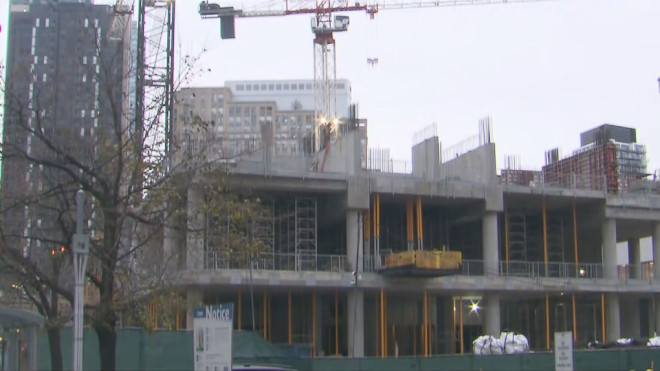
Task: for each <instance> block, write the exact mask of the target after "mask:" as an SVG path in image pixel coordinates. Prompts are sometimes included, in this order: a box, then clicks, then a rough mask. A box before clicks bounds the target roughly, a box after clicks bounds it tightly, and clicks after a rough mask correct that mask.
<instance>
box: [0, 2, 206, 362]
mask: <svg viewBox="0 0 660 371" xmlns="http://www.w3.org/2000/svg"><path fill="white" fill-rule="evenodd" d="M44 6H51V7H53V9H55V7H57V6H58V5H57V4H51V5H44ZM63 6H64V5H63ZM81 9H83V11H84V12H86V13H85V14H83V15H82V16H81V17H79V18H72V19H71V20H70V21H71V22H74V21H75V22H77V23H76V24H77V25H78V33H75V35H76V38H74V39H73V42H69V43H65V42H60V43H57V45H53V47H57V48H58V49H57V50H56V53H58V55H60V57H61V58H60V59H58V62H59V63H61V64H63V63H64V62H65V61H66V56H70V58H71V65H72V66H73V67H71V71H69V72H72V71H73V69H77V70H75V71H73V72H75V73H59V74H58V73H55V74H47V73H46V72H41V70H38V69H37V68H36V67H34V64H32V62H31V61H30V63H25V64H24V63H20V62H21V60H20V58H18V59H15V60H14V63H13V64H11V65H9V66H8V68H10V70H8V71H7V81H3V84H2V87H1V88H2V90H3V93H4V96H5V103H4V114H5V118H4V128H5V130H4V133H3V143H2V148H1V149H0V155H1V156H2V166H3V189H2V193H3V203H2V216H3V223H2V230H1V231H0V233H1V237H2V244H1V245H0V246H1V248H0V261H1V262H2V264H4V265H5V266H6V267H8V271H9V272H11V274H12V276H11V277H12V278H11V279H12V280H13V282H15V285H17V287H20V288H22V290H23V292H24V295H25V296H26V297H28V298H29V299H30V301H31V302H32V303H33V304H34V305H35V307H36V309H37V310H38V311H39V313H41V314H42V315H43V316H44V317H45V318H46V324H47V327H48V330H49V331H48V335H49V342H50V353H51V367H52V369H54V370H60V369H62V355H61V346H60V341H59V338H60V335H59V329H60V328H61V326H62V325H63V324H65V323H69V322H70V319H71V307H72V303H73V294H72V292H73V290H72V289H73V282H72V277H71V273H70V272H71V264H72V263H71V262H72V254H71V249H70V246H71V241H72V236H73V233H74V230H75V193H76V191H78V190H79V189H82V190H83V191H84V192H85V194H86V195H87V196H88V197H87V202H86V205H85V216H86V217H85V220H87V221H88V223H87V225H86V226H85V230H86V232H87V233H88V234H89V235H90V236H91V244H90V262H89V265H88V271H87V282H88V286H89V289H88V290H87V291H88V292H89V295H88V296H89V297H88V301H87V302H86V304H85V312H86V318H87V320H88V321H89V323H91V326H92V327H93V328H94V330H95V332H96V334H97V335H98V340H99V352H100V357H101V365H100V366H101V369H103V370H113V369H115V349H116V330H115V329H116V326H117V321H118V315H119V313H121V312H122V311H123V310H124V309H125V308H127V307H129V306H131V304H132V303H134V302H135V301H136V300H139V298H141V297H143V296H144V295H147V294H148V293H150V292H152V291H154V290H157V289H158V288H160V287H162V286H163V285H164V284H165V282H166V281H167V277H166V275H167V273H168V270H167V269H166V268H167V264H166V263H164V262H163V261H162V260H161V261H158V262H157V263H154V262H155V260H154V259H153V258H154V257H160V258H164V256H163V254H160V255H159V254H153V251H158V250H159V249H162V235H163V234H162V231H163V228H164V226H165V225H166V223H167V222H168V220H169V219H170V218H172V217H173V216H175V215H176V213H177V210H182V209H183V210H185V202H186V199H185V197H182V196H181V195H182V193H181V192H180V189H185V184H184V183H185V181H186V180H187V179H191V178H192V176H189V175H187V174H193V173H195V172H196V171H197V170H198V166H197V165H196V164H197V163H198V161H197V160H198V159H194V158H191V157H190V156H179V159H180V161H178V162H177V164H173V163H172V162H171V161H169V160H170V158H171V156H172V153H173V152H175V151H176V150H177V149H176V148H168V150H169V151H167V152H166V151H165V150H164V149H165V148H166V147H165V140H166V133H165V131H166V129H164V122H163V116H164V115H163V112H164V110H165V107H164V106H163V105H164V102H165V100H164V97H163V96H157V95H155V96H154V95H152V96H150V98H149V99H150V101H149V102H146V103H145V107H144V110H145V112H144V113H143V114H142V115H141V117H142V119H141V121H140V122H135V115H134V113H133V112H132V110H131V107H130V104H129V103H130V99H131V90H130V88H129V85H130V84H131V82H132V81H133V80H134V76H135V68H134V67H135V63H134V61H133V60H131V58H132V53H131V50H130V47H129V46H130V32H129V30H130V24H129V22H128V19H129V18H128V15H127V14H120V13H117V14H114V16H113V17H109V18H108V17H106V18H103V17H97V16H95V13H94V12H97V11H99V9H101V8H94V6H92V5H90V6H86V7H83V6H82V5H81ZM93 13H94V14H93ZM98 19H101V24H99V23H97V22H98ZM104 19H105V21H107V22H110V23H111V24H103V22H105V21H104ZM63 22H64V21H63ZM81 45H87V46H90V45H91V46H92V47H91V50H93V52H92V53H90V54H89V55H87V54H86V55H80V50H90V48H87V49H86V48H85V47H82V46H81ZM19 52H20V51H19ZM17 53H18V52H17ZM25 55H26V58H27V57H29V58H32V56H31V55H29V51H28V52H27V53H25ZM81 60H82V61H83V62H82V63H81ZM195 61H196V58H194V57H185V58H184V59H183V61H182V63H181V64H182V68H181V71H183V72H182V73H181V74H180V76H179V83H182V82H184V81H186V80H187V79H188V78H189V77H190V75H191V74H192V73H195V71H194V68H193V65H194V63H195ZM52 63H53V62H52V61H51V64H52ZM74 67H75V68H74ZM57 68H60V67H57ZM61 68H65V67H61ZM44 71H45V70H44ZM73 79H80V80H78V81H72V80H73ZM62 87H66V88H65V89H63V88H62ZM146 249H149V251H150V253H149V254H143V253H141V252H143V251H145V250H146ZM146 257H149V258H150V260H147V259H146ZM3 273H4V272H3Z"/></svg>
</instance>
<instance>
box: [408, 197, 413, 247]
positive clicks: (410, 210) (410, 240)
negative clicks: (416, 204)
mask: <svg viewBox="0 0 660 371" xmlns="http://www.w3.org/2000/svg"><path fill="white" fill-rule="evenodd" d="M413 220H414V219H413V202H412V200H411V199H408V200H406V240H407V242H408V251H411V250H413V248H414V244H415V236H414V232H413Z"/></svg>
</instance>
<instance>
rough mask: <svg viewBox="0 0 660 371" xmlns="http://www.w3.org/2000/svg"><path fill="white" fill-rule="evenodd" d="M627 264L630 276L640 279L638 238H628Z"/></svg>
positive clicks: (640, 267) (640, 262) (640, 264)
mask: <svg viewBox="0 0 660 371" xmlns="http://www.w3.org/2000/svg"><path fill="white" fill-rule="evenodd" d="M628 265H629V269H630V278H632V279H634V280H641V279H642V259H641V255H640V250H639V238H631V239H629V240H628Z"/></svg>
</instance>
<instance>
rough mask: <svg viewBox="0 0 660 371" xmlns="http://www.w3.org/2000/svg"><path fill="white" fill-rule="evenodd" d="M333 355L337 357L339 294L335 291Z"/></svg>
mask: <svg viewBox="0 0 660 371" xmlns="http://www.w3.org/2000/svg"><path fill="white" fill-rule="evenodd" d="M335 355H336V356H338V355H339V294H338V293H337V292H336V291H335Z"/></svg>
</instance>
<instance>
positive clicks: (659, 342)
mask: <svg viewBox="0 0 660 371" xmlns="http://www.w3.org/2000/svg"><path fill="white" fill-rule="evenodd" d="M646 345H648V346H650V347H660V336H654V337H652V338H649V341H648V342H647V343H646Z"/></svg>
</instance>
